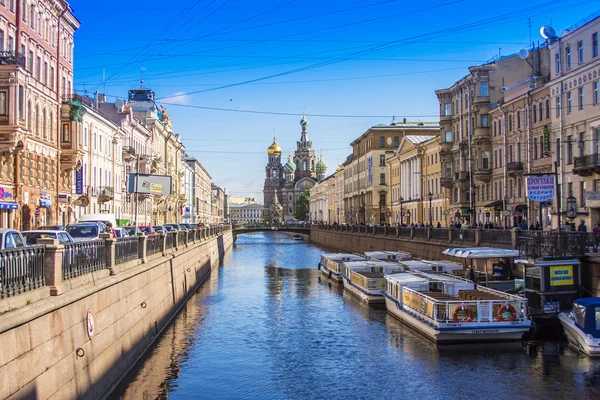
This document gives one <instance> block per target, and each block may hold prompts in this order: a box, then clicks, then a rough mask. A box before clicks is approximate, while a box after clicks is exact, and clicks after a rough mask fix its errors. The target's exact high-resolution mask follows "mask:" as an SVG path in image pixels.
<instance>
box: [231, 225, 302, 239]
mask: <svg viewBox="0 0 600 400" xmlns="http://www.w3.org/2000/svg"><path fill="white" fill-rule="evenodd" d="M277 231H279V232H288V233H294V234H296V233H298V234H301V235H309V236H310V225H308V224H292V225H267V224H253V225H242V226H237V227H234V228H233V231H232V233H233V237H234V239H235V237H236V236H237V235H240V234H242V233H253V232H277Z"/></svg>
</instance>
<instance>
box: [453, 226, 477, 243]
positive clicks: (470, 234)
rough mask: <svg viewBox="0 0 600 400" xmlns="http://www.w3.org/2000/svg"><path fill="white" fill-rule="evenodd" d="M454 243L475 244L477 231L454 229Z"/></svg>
mask: <svg viewBox="0 0 600 400" xmlns="http://www.w3.org/2000/svg"><path fill="white" fill-rule="evenodd" d="M452 242H472V243H475V229H452Z"/></svg>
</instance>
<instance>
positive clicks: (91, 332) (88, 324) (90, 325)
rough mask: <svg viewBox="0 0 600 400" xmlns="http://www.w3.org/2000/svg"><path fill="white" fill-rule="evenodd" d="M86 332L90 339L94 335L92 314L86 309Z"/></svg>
mask: <svg viewBox="0 0 600 400" xmlns="http://www.w3.org/2000/svg"><path fill="white" fill-rule="evenodd" d="M86 327H87V334H88V337H89V338H90V339H92V338H93V337H94V314H92V311H90V310H88V312H87V318H86Z"/></svg>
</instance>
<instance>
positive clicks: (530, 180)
mask: <svg viewBox="0 0 600 400" xmlns="http://www.w3.org/2000/svg"><path fill="white" fill-rule="evenodd" d="M553 197H554V175H545V176H528V177H527V198H528V199H529V200H531V201H537V202H544V201H548V200H550V199H551V198H553Z"/></svg>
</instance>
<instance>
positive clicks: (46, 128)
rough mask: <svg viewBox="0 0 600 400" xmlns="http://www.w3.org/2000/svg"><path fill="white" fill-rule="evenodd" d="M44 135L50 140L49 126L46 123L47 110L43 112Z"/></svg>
mask: <svg viewBox="0 0 600 400" xmlns="http://www.w3.org/2000/svg"><path fill="white" fill-rule="evenodd" d="M42 135H43V138H44V139H48V124H47V122H46V109H45V108H44V111H42Z"/></svg>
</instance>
